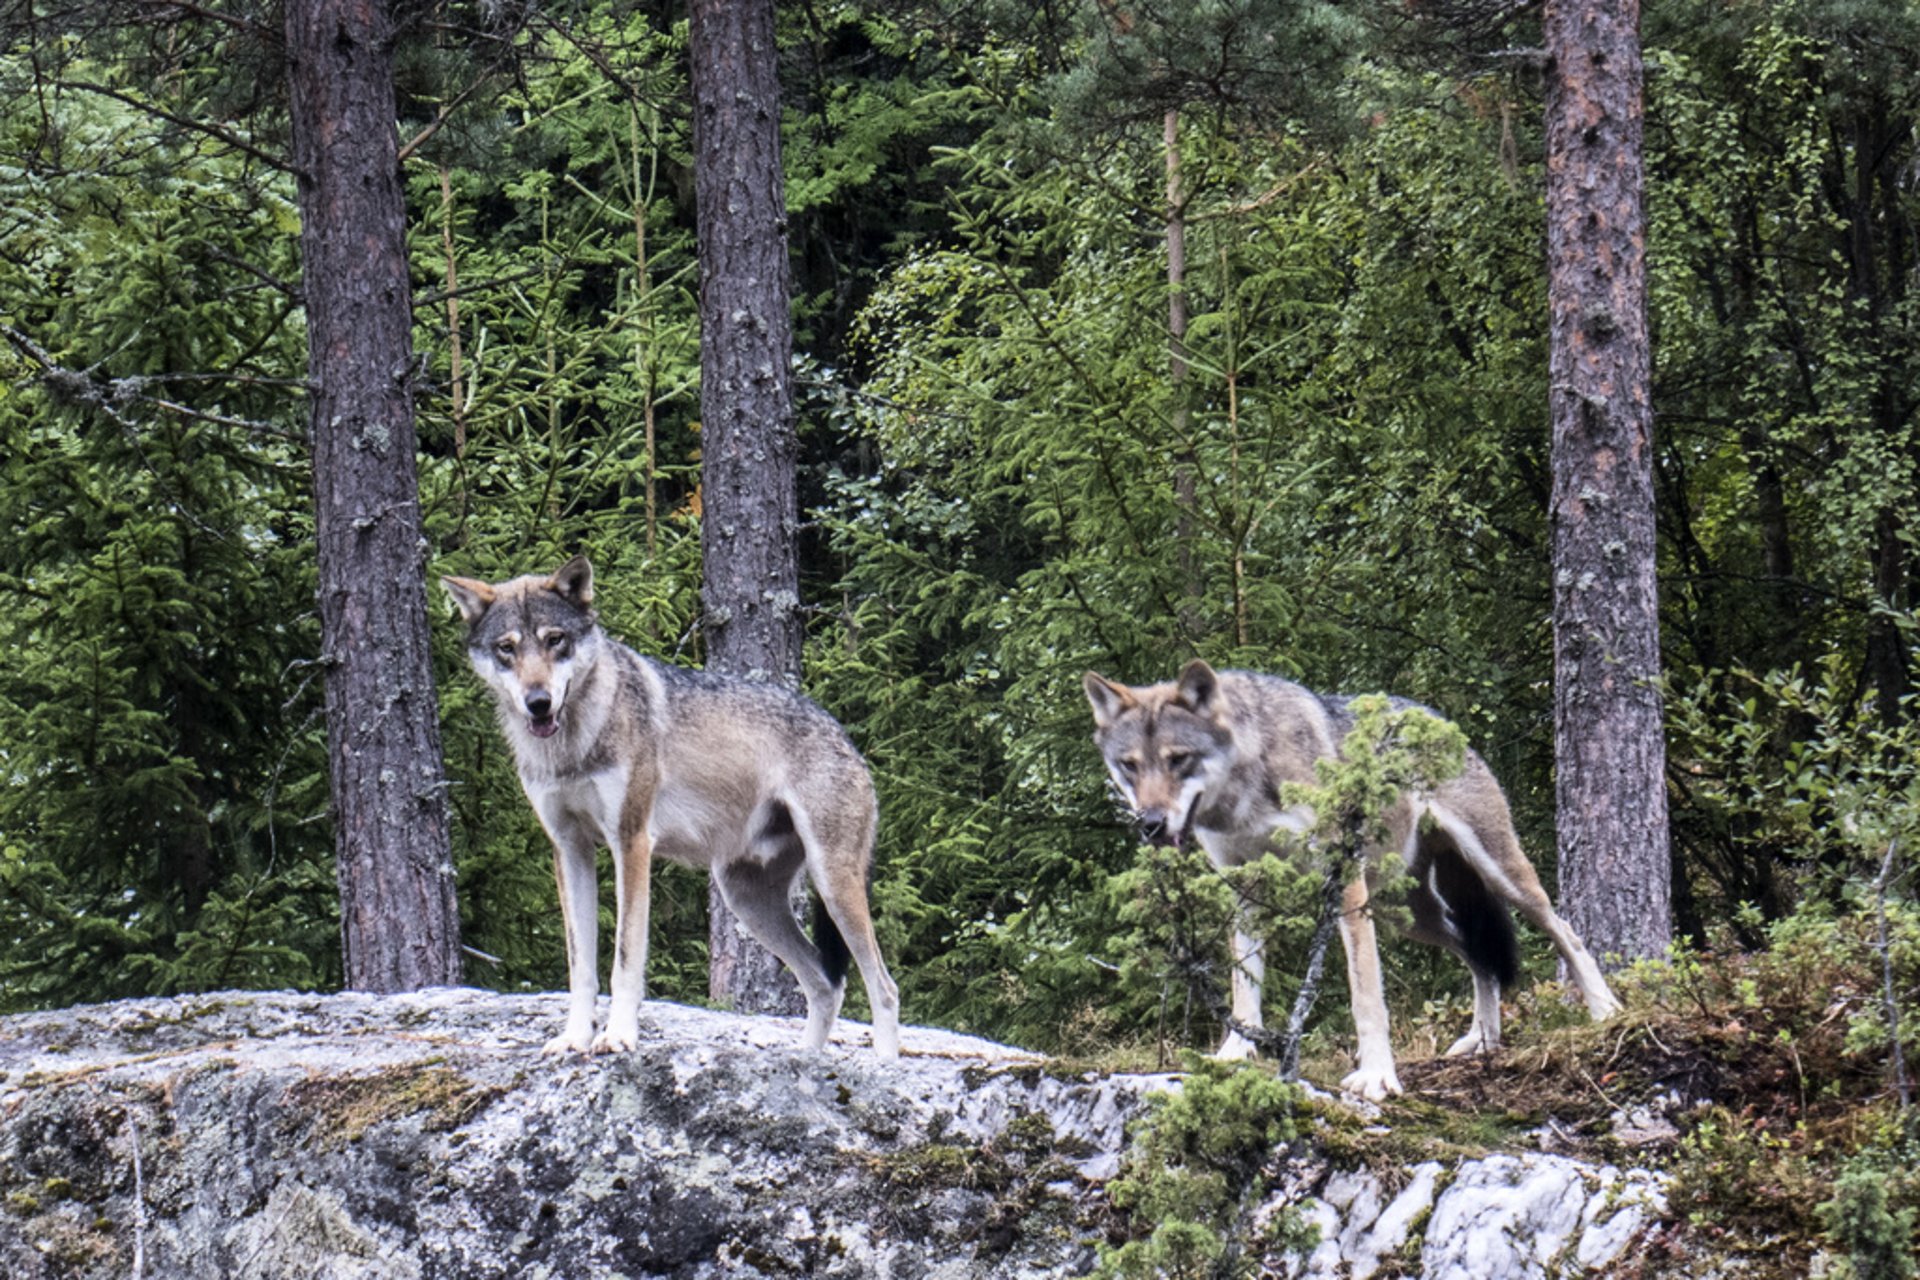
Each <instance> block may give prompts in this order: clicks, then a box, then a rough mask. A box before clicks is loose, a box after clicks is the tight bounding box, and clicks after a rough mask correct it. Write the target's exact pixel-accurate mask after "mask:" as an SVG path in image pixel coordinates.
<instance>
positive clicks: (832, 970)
mask: <svg viewBox="0 0 1920 1280" xmlns="http://www.w3.org/2000/svg"><path fill="white" fill-rule="evenodd" d="M1508 932H1509V933H1511V932H1512V926H1511V925H1509V926H1508ZM813 945H814V946H815V947H816V948H818V949H819V951H820V968H821V969H822V970H823V971H825V973H826V975H827V982H828V984H829V985H832V986H836V987H837V986H839V985H840V984H841V983H843V982H845V981H846V980H847V964H848V962H849V961H851V960H852V959H853V952H852V951H850V950H848V948H847V940H846V939H845V938H844V937H842V936H841V935H840V926H839V925H837V924H835V923H834V922H833V913H832V912H831V911H828V910H827V904H826V903H825V902H823V901H821V900H820V899H819V898H815V899H814V900H813Z"/></svg>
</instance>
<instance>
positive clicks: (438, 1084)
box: [287, 1060, 505, 1150]
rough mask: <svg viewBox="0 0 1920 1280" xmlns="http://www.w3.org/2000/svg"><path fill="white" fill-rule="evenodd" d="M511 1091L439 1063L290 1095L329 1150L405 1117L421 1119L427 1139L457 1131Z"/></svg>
mask: <svg viewBox="0 0 1920 1280" xmlns="http://www.w3.org/2000/svg"><path fill="white" fill-rule="evenodd" d="M504 1092H505V1090H504V1089H502V1088H500V1087H499V1086H497V1085H483V1084H479V1083H476V1082H475V1081H472V1080H469V1079H468V1078H467V1077H465V1076H463V1075H461V1074H460V1073H459V1072H457V1071H455V1070H453V1069H452V1068H450V1067H447V1066H445V1065H442V1064H441V1063H439V1062H437V1061H435V1060H428V1061H425V1062H417V1063H406V1064H403V1065H400V1066H395V1067H389V1068H387V1069H385V1070H383V1071H376V1072H373V1073H372V1074H370V1075H363V1076H316V1077H314V1078H312V1079H309V1080H303V1081H301V1082H299V1083H298V1084H295V1085H293V1086H292V1087H290V1088H289V1089H288V1090H287V1101H288V1104H289V1106H290V1107H291V1108H292V1109H293V1111H294V1112H295V1113H296V1114H298V1115H302V1116H305V1117H307V1118H308V1119H310V1120H311V1123H312V1125H313V1132H314V1139H315V1141H316V1142H317V1143H319V1144H320V1145H321V1147H322V1148H323V1149H328V1150H337V1149H338V1148H339V1147H341V1146H343V1145H345V1144H347V1143H350V1142H358V1141H360V1139H361V1138H363V1137H364V1136H365V1135H366V1133H367V1131H368V1130H369V1129H372V1128H374V1127H375V1126H377V1125H381V1124H385V1123H387V1122H389V1121H392V1120H397V1119H399V1118H401V1117H402V1116H418V1117H420V1129H421V1132H423V1133H445V1132H447V1131H449V1130H452V1129H457V1128H459V1127H460V1126H461V1125H463V1124H465V1123H466V1122H467V1121H468V1120H470V1119H472V1118H473V1117H474V1116H476V1115H478V1114H479V1113H480V1112H481V1111H483V1110H485V1109H486V1108H487V1107H488V1106H489V1105H490V1104H491V1103H492V1102H493V1101H494V1099H496V1098H498V1097H499V1096H500V1095H501V1094H502V1093H504Z"/></svg>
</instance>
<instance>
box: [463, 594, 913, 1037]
mask: <svg viewBox="0 0 1920 1280" xmlns="http://www.w3.org/2000/svg"><path fill="white" fill-rule="evenodd" d="M441 582H442V585H444V586H445V587H446V590H447V592H448V594H449V595H451V596H452V597H453V600H454V603H455V604H456V605H458V606H459V609H460V614H461V617H462V618H463V619H464V620H465V622H466V629H467V630H466V640H467V657H468V658H469V659H470V660H471V662H472V664H473V669H474V671H475V672H476V673H478V675H479V676H480V678H481V679H482V680H483V681H485V682H486V685H487V687H488V688H489V689H491V690H492V691H493V695H494V700H495V709H496V710H497V711H498V713H499V719H500V727H501V730H502V731H503V732H504V733H505V735H506V738H507V741H508V742H509V743H510V744H511V745H512V747H513V757H514V763H515V764H516V765H517V767H518V769H519V773H520V783H521V785H522V786H523V787H524V788H525V789H526V793H527V799H528V800H529V801H531V802H532V804H533V810H534V812H535V813H536V814H538V815H539V818H540V824H541V826H543V827H545V828H546V832H547V835H548V836H549V837H551V839H552V841H553V867H554V878H555V880H556V881H557V882H558V883H559V888H560V912H561V917H562V919H563V920H564V921H565V924H566V943H567V988H568V992H569V1003H568V1006H567V1021H566V1027H565V1029H564V1030H563V1031H562V1032H561V1033H560V1034H559V1035H558V1036H556V1037H555V1038H554V1039H553V1040H551V1041H550V1042H548V1044H547V1045H546V1047H545V1050H544V1052H547V1053H564V1052H567V1051H575V1052H590V1053H610V1052H616V1051H621V1050H631V1049H633V1048H634V1047H635V1045H636V1044H637V1043H638V1040H639V1019H640V1004H641V1001H642V1000H643V999H644V998H645V995H646V970H647V915H648V886H649V881H650V878H651V874H652V865H653V859H654V858H655V856H659V857H662V858H667V859H670V860H672V861H674V862H678V863H682V864H684V865H687V866H692V867H705V868H707V869H709V870H710V871H711V873H712V875H713V877H714V879H715V880H716V881H717V882H718V883H719V886H720V893H721V896H722V897H723V898H724V899H725V901H726V903H727V905H728V906H729V907H730V908H731V909H732V910H733V912H734V914H735V915H736V916H738V917H739V919H740V922H741V923H742V924H743V925H745V926H746V928H747V931H748V932H749V933H751V934H752V935H753V936H754V937H755V938H756V939H758V940H759V941H760V942H761V943H762V944H763V945H764V946H765V947H766V948H767V950H769V951H771V952H773V954H774V955H776V956H778V957H779V958H780V959H781V961H782V962H784V963H785V964H786V966H787V968H788V969H790V970H792V971H793V976H794V977H795V978H796V979H797V980H798V981H799V983H800V989H801V991H802V992H803V993H804V994H805V996H806V999H807V1026H806V1032H805V1038H804V1043H805V1045H806V1047H807V1048H808V1049H819V1048H821V1047H822V1046H824V1045H825V1044H826V1042H827V1037H828V1035H829V1033H831V1032H832V1030H833V1024H834V1020H835V1019H836V1018H838V1017H839V1014H840V1002H841V1000H842V998H843V997H844V996H845V994H846V970H847V960H848V958H849V957H851V958H852V960H853V961H854V963H856V964H857V965H858V966H859V968H860V977H861V980H862V981H863V982H864V983H865V984H866V988H867V997H868V1001H869V1002H870V1003H871V1004H872V1006H873V1046H874V1049H875V1050H876V1051H877V1052H878V1053H879V1054H880V1055H881V1056H882V1057H886V1058H894V1057H898V1056H899V1053H900V996H899V992H898V989H897V988H896V987H895V986H894V982H893V978H892V977H891V976H890V975H889V974H888V973H887V967H886V964H885V963H884V962H883V961H882V959H881V956H880V947H879V944H878V942H877V941H876V940H875V938H874V931H873V920H872V916H871V914H870V913H869V910H868V904H867V882H868V873H869V868H870V865H871V859H872V853H873V838H874V831H875V828H876V826H877V824H878V821H879V811H878V808H877V806H876V804H875V802H874V792H873V780H872V778H871V777H870V776H869V775H868V773H867V766H866V762H865V761H863V760H862V759H861V758H860V753H859V752H858V751H857V750H855V748H854V745H853V743H852V742H850V741H849V740H848V738H847V735H846V732H845V731H844V730H843V729H842V728H841V727H840V725H839V723H838V722H836V721H835V720H834V719H833V717H832V716H830V715H828V714H827V713H826V712H825V711H823V710H821V709H820V708H819V707H818V706H816V705H815V704H814V703H812V702H810V701H808V700H807V699H806V698H804V697H802V696H801V695H799V694H797V693H793V692H790V691H788V690H786V689H784V688H781V687H780V686H778V685H773V684H767V683H762V682H759V681H752V680H740V679H730V678H726V677H721V676H716V675H710V674H707V673H705V672H700V671H691V670H687V669H685V668H682V667H676V666H671V665H668V664H666V663H662V662H656V661H654V660H653V659H651V658H646V657H642V656H641V655H640V654H637V653H635V652H634V651H633V650H632V649H629V648H627V647H626V646H625V645H623V644H621V643H619V642H618V641H616V640H614V639H613V638H611V637H610V636H608V635H607V634H606V633H605V632H604V631H603V630H602V629H601V627H600V624H599V621H598V618H597V616H596V614H595V612H594V609H593V566H592V565H591V564H589V563H588V561H587V559H586V557H584V556H576V557H574V558H573V559H572V560H569V561H568V562H567V563H566V564H564V565H562V566H561V567H560V568H559V569H558V570H556V571H555V572H554V573H553V574H551V575H547V576H542V575H539V574H533V575H529V576H527V577H521V578H515V579H513V580H512V581H510V582H498V583H485V582H478V581H475V580H473V579H471V578H443V579H442V580H441ZM602 844H605V845H606V846H607V847H608V849H610V850H611V851H612V854H613V880H614V897H615V901H616V911H615V917H614V919H615V923H614V941H613V980H612V989H613V996H612V1001H611V1007H610V1011H609V1012H608V1015H607V1023H606V1026H605V1027H604V1028H603V1029H602V1030H601V1031H600V1033H599V1034H598V1035H595V1034H594V1033H593V1026H594V1002H595V1000H596V998H597V997H598V995H599V970H598V963H599V962H598V956H597V953H596V941H595V933H596V928H597V925H598V922H599V890H598V887H597V885H596V882H595V868H594V859H595V853H596V851H597V849H598V847H599V846H600V845H602ZM803 868H804V869H805V870H806V872H807V874H808V876H809V878H810V879H811V880H812V882H813V887H814V890H815V892H816V893H817V895H818V903H817V905H816V908H815V912H814V938H815V941H814V942H809V941H808V940H807V937H806V935H805V934H804V933H803V932H802V931H801V929H800V926H799V925H798V924H797V923H796V922H795V920H794V918H793V913H792V911H791V910H790V909H789V907H788V902H787V892H788V889H789V887H790V886H791V885H792V883H793V879H794V877H795V876H796V875H798V874H799V873H800V871H801V870H802V869H803Z"/></svg>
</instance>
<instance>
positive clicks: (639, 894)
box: [593, 817, 653, 1053]
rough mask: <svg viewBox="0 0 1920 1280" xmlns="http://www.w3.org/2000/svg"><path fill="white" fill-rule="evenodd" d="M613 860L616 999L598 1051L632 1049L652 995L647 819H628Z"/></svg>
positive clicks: (599, 1038) (597, 1040) (595, 1044)
mask: <svg viewBox="0 0 1920 1280" xmlns="http://www.w3.org/2000/svg"><path fill="white" fill-rule="evenodd" d="M623 825H625V826H627V827H628V830H626V831H623V832H622V833H621V836H620V845H619V849H618V856H616V857H615V858H614V860H613V896H614V926H613V932H614V938H613V982H612V987H613V998H612V1000H611V1001H610V1002H609V1007H608V1010H607V1026H606V1029H605V1030H604V1031H602V1032H601V1033H600V1034H599V1035H598V1036H595V1037H594V1041H593V1051H594V1052H595V1053H626V1052H630V1051H632V1050H634V1049H636V1048H638V1047H639V1045H640V1004H641V1002H642V1001H643V1000H645V999H646V998H647V920H648V915H649V912H650V910H651V907H652V889H653V842H652V841H651V840H650V839H648V838H647V828H646V821H645V819H644V817H643V818H641V819H640V820H639V821H638V822H637V823H632V822H629V823H623Z"/></svg>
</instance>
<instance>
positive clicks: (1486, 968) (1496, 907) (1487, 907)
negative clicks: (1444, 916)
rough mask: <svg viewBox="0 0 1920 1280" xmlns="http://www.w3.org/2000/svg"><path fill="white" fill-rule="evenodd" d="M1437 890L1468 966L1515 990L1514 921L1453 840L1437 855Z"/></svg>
mask: <svg viewBox="0 0 1920 1280" xmlns="http://www.w3.org/2000/svg"><path fill="white" fill-rule="evenodd" d="M1434 888H1435V889H1436V890H1437V891H1438V893H1439V896H1440V899H1441V901H1443V902H1445V903H1446V905H1447V913H1448V915H1449V916H1451V917H1452V924H1453V929H1454V932H1455V933H1456V935H1457V936H1458V937H1459V939H1460V949H1461V950H1462V951H1463V952H1465V953H1466V957H1467V963H1468V964H1470V965H1472V966H1473V967H1474V968H1475V969H1477V970H1479V971H1480V972H1482V973H1487V974H1491V975H1492V976H1493V977H1494V978H1495V979H1497V980H1498V981H1499V983H1500V985H1501V986H1502V987H1511V986H1513V983H1514V979H1515V978H1517V977H1518V976H1519V974H1520V940H1519V939H1518V938H1517V937H1515V936H1514V932H1513V917H1512V916H1510V915H1509V914H1507V906H1506V904H1505V903H1504V902H1502V901H1500V899H1499V898H1496V897H1495V896H1494V895H1493V892H1492V891H1491V890H1489V889H1488V888H1487V884H1486V881H1484V880H1482V879H1481V878H1480V877H1479V875H1478V874H1477V873H1476V872H1475V871H1474V869H1473V868H1472V867H1471V866H1470V865H1468V863H1467V860H1466V859H1465V858H1464V857H1462V856H1461V854H1460V851H1459V850H1458V849H1456V848H1454V847H1453V842H1452V841H1451V840H1448V841H1445V842H1444V844H1443V846H1442V848H1440V849H1437V850H1436V851H1435V857H1434Z"/></svg>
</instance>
